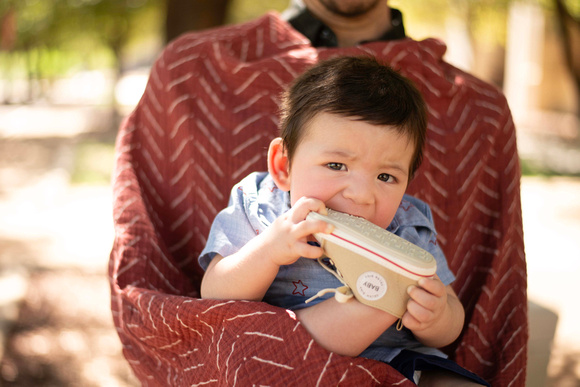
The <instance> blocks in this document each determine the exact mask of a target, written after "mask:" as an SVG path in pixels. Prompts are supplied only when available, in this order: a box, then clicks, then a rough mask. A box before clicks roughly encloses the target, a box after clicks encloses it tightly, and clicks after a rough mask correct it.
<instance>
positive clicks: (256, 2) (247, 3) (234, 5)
mask: <svg viewBox="0 0 580 387" xmlns="http://www.w3.org/2000/svg"><path fill="white" fill-rule="evenodd" d="M288 4H290V1H289V0H230V3H229V5H228V16H227V23H228V24H233V23H241V22H245V21H248V20H251V19H255V18H257V17H259V16H262V15H263V14H264V13H266V12H268V11H276V12H282V11H284V10H285V9H286V8H287V7H288Z"/></svg>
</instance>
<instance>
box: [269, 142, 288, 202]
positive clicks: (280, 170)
mask: <svg viewBox="0 0 580 387" xmlns="http://www.w3.org/2000/svg"><path fill="white" fill-rule="evenodd" d="M268 172H270V175H271V176H272V179H274V183H276V186H277V187H278V188H279V189H281V190H282V191H290V162H289V160H288V153H287V152H286V149H285V148H284V143H283V141H282V138H281V137H276V138H275V139H273V140H272V141H271V142H270V147H269V148H268Z"/></svg>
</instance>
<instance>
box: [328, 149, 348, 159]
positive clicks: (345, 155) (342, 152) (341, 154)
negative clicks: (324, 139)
mask: <svg viewBox="0 0 580 387" xmlns="http://www.w3.org/2000/svg"><path fill="white" fill-rule="evenodd" d="M321 153H322V154H323V155H325V156H336V157H342V158H346V159H354V158H355V156H354V154H353V153H352V152H349V151H346V150H342V149H327V150H323V151H322V152H321Z"/></svg>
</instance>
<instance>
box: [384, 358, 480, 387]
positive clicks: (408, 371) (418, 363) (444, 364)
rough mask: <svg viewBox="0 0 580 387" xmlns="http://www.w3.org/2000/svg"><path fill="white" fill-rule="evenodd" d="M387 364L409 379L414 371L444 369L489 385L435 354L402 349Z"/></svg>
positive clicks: (412, 379)
mask: <svg viewBox="0 0 580 387" xmlns="http://www.w3.org/2000/svg"><path fill="white" fill-rule="evenodd" d="M389 365H390V366H391V367H393V368H394V369H396V370H397V371H399V372H400V373H402V374H403V375H404V376H406V377H407V379H409V380H411V381H414V376H415V371H432V370H440V371H441V370H446V371H449V372H453V373H455V374H458V375H461V376H464V377H466V378H468V379H469V380H471V381H473V382H476V383H479V384H482V385H484V386H488V387H490V384H489V383H488V382H486V381H485V380H483V379H482V378H480V377H479V376H477V375H476V374H474V373H473V372H470V371H468V370H466V369H465V368H463V367H461V366H460V365H459V364H457V363H455V362H454V361H453V360H449V359H446V358H444V357H439V356H435V355H426V354H423V353H419V352H415V351H410V350H408V349H404V350H403V351H401V353H400V354H398V355H397V356H395V358H394V359H393V360H391V361H390V362H389Z"/></svg>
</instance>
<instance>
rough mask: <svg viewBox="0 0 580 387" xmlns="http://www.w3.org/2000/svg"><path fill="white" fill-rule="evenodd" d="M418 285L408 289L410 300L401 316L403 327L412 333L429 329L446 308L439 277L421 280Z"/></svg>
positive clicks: (445, 292) (444, 290) (443, 287)
mask: <svg viewBox="0 0 580 387" xmlns="http://www.w3.org/2000/svg"><path fill="white" fill-rule="evenodd" d="M418 285H419V286H410V287H409V289H408V293H409V296H410V297H411V298H410V299H409V301H408V303H407V311H406V312H405V314H404V315H403V325H405V327H407V328H408V329H410V330H411V331H413V332H415V331H423V330H426V329H429V328H430V327H431V326H433V324H435V323H436V322H437V321H438V320H439V319H440V318H441V316H443V313H444V312H445V308H446V307H447V291H446V288H445V285H444V284H443V282H441V280H440V279H439V277H437V276H435V277H432V278H421V279H420V280H419V283H418Z"/></svg>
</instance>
